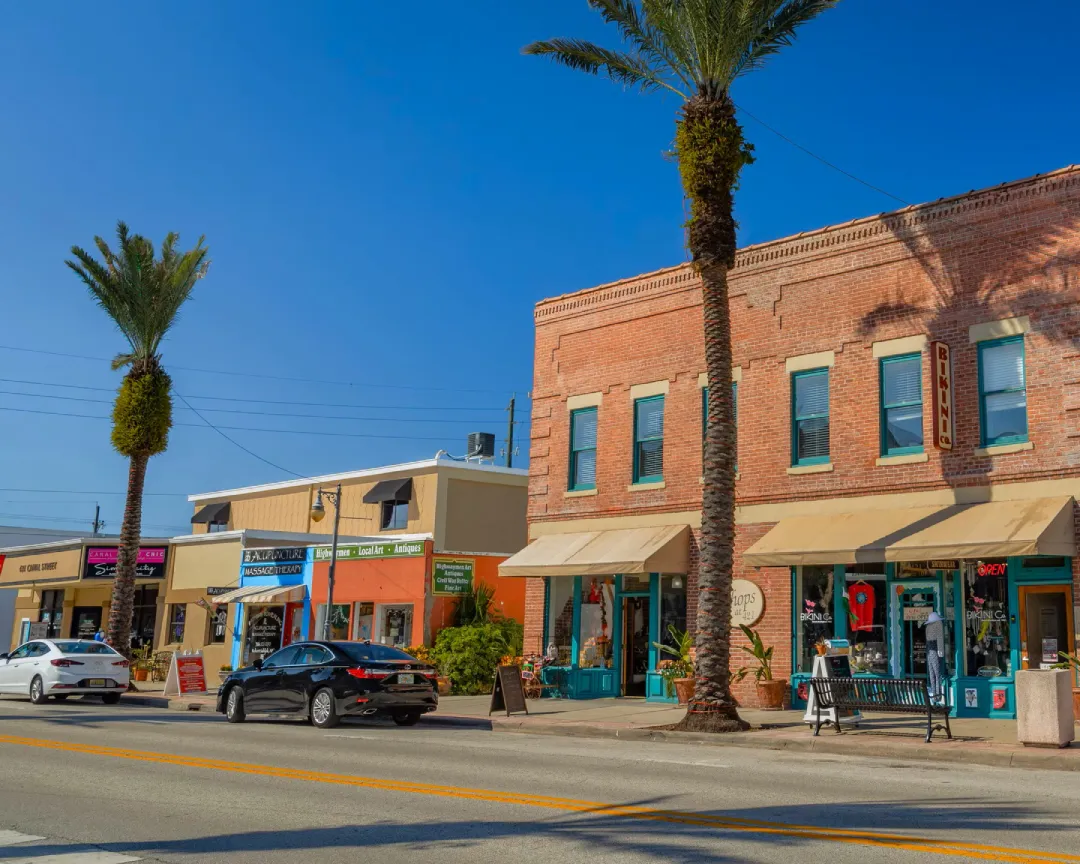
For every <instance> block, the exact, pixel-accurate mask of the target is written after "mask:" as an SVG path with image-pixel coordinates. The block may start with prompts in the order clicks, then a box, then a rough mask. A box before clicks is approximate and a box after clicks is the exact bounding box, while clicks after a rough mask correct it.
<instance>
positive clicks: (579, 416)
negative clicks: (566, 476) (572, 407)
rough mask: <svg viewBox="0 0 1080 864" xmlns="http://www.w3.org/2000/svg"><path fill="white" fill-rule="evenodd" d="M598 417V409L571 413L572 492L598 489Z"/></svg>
mask: <svg viewBox="0 0 1080 864" xmlns="http://www.w3.org/2000/svg"><path fill="white" fill-rule="evenodd" d="M596 416H597V411H596V408H579V409H577V410H576V411H571V412H570V480H569V489H570V491H571V492H577V491H581V490H584V489H595V488H596Z"/></svg>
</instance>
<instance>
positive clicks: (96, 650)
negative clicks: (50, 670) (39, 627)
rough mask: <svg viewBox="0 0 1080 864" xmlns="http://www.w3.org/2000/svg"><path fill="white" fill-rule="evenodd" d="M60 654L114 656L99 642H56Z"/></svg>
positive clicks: (113, 652) (110, 649) (106, 646)
mask: <svg viewBox="0 0 1080 864" xmlns="http://www.w3.org/2000/svg"><path fill="white" fill-rule="evenodd" d="M55 644H56V647H57V649H58V650H59V651H60V653H61V654H109V655H112V654H115V653H116V652H115V651H113V649H112V648H110V647H109V646H108V645H104V644H102V643H101V642H57V643H55Z"/></svg>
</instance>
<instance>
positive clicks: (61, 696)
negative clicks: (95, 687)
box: [53, 693, 71, 702]
mask: <svg viewBox="0 0 1080 864" xmlns="http://www.w3.org/2000/svg"><path fill="white" fill-rule="evenodd" d="M70 695H71V694H70V693H58V694H57V695H55V696H53V699H55V700H56V701H57V702H67V698H68V696H70Z"/></svg>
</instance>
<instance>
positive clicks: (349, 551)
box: [315, 540, 424, 561]
mask: <svg viewBox="0 0 1080 864" xmlns="http://www.w3.org/2000/svg"><path fill="white" fill-rule="evenodd" d="M423 554H424V541H423V540H407V541H403V542H398V543H350V544H347V545H345V546H338V547H337V560H338V561H356V560H359V559H362V558H416V557H418V556H420V555H423ZM315 560H316V561H329V560H330V547H329V546H316V547H315Z"/></svg>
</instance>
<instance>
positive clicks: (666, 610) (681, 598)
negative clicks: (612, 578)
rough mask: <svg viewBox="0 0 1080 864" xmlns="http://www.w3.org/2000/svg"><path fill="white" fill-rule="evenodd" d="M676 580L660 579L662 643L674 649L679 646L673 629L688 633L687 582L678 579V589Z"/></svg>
mask: <svg viewBox="0 0 1080 864" xmlns="http://www.w3.org/2000/svg"><path fill="white" fill-rule="evenodd" d="M623 578H624V579H625V578H626V577H623ZM675 578H676V577H674V576H662V577H660V642H661V643H663V644H664V645H670V646H671V647H672V648H675V647H677V646H676V645H675V640H674V639H672V638H671V628H672V627H674V628H675V629H676V630H677V631H678V632H679V633H684V632H686V582H687V580H686V577H683V576H680V577H678V579H679V587H678V588H676V587H675ZM660 659H663V657H661V658H660Z"/></svg>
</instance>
